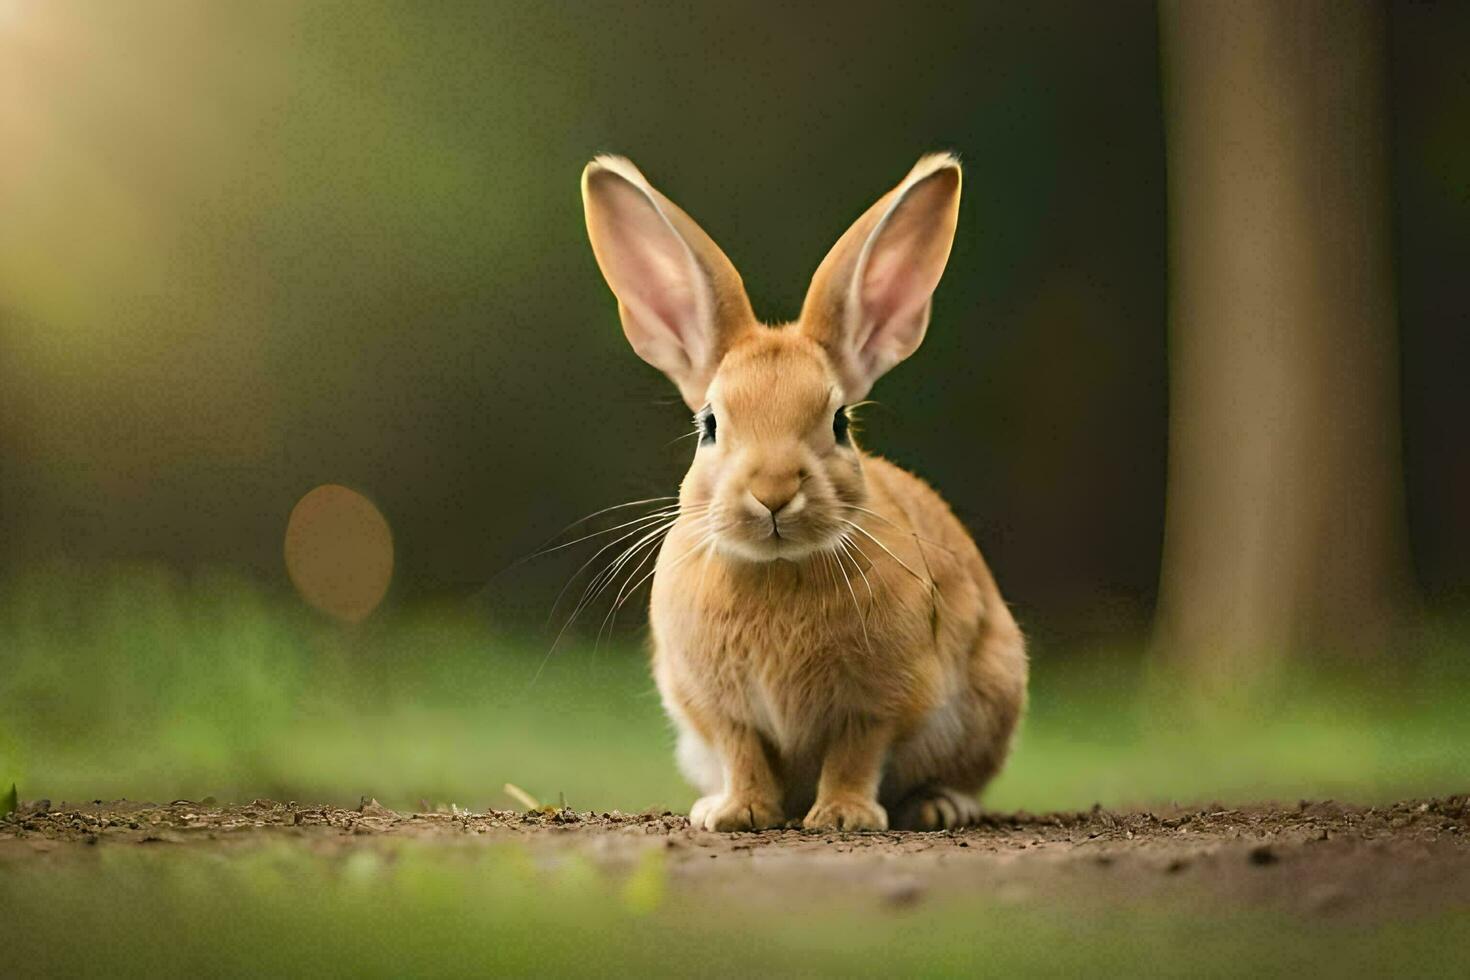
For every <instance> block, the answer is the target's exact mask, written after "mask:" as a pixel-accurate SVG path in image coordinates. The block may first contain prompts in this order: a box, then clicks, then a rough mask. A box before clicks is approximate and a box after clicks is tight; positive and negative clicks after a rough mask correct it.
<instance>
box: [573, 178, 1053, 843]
mask: <svg viewBox="0 0 1470 980" xmlns="http://www.w3.org/2000/svg"><path fill="white" fill-rule="evenodd" d="M624 167H626V168H627V169H626V170H624V169H622V168H624ZM628 172H631V173H632V174H636V175H637V177H636V179H637V180H638V181H640V182H641V184H640V186H641V187H642V188H647V191H648V192H651V193H652V194H657V192H656V191H652V189H651V188H649V187H648V185H647V182H646V181H644V180H643V178H642V175H641V174H639V173H638V172H637V171H636V169H633V168H632V167H631V164H626V162H625V161H617V162H616V163H615V164H614V163H611V162H609V161H607V160H599V161H598V162H594V164H592V165H591V166H589V174H591V175H592V176H591V178H590V179H589V178H587V177H584V193H588V188H589V187H592V186H595V181H597V180H600V179H602V176H603V175H604V174H614V175H618V174H626V173H628ZM936 175H937V177H936ZM626 179H630V180H631V179H633V178H626ZM911 189H913V190H912V192H911ZM591 193H593V194H594V195H595V194H596V193H598V192H597V191H596V190H593V191H592V192H591ZM958 199H959V170H958V165H957V164H956V163H955V162H954V161H953V159H952V158H948V157H928V158H925V160H923V161H921V162H920V164H919V166H918V167H916V168H915V170H914V172H913V173H911V174H910V175H909V177H907V178H906V179H905V181H904V183H902V184H900V185H899V187H898V188H895V190H894V191H893V192H890V194H888V195H886V196H885V197H884V198H883V199H881V200H880V201H879V202H878V204H876V205H874V207H873V208H872V209H870V210H869V211H868V212H867V213H866V214H865V215H864V216H863V217H862V218H860V219H859V220H858V223H857V224H855V225H854V226H853V229H852V230H851V231H849V233H848V234H847V235H845V236H844V237H843V238H842V239H841V240H840V241H839V242H838V244H837V246H836V247H835V248H834V249H833V253H832V254H831V255H829V256H828V259H827V260H826V261H824V262H823V264H822V268H821V270H819V274H818V276H817V278H816V280H815V281H814V284H813V289H812V293H811V294H810V295H809V297H808V301H807V303H806V305H805V306H804V308H803V313H802V318H801V319H800V320H799V321H797V322H796V323H792V324H787V325H784V326H780V327H766V326H762V325H760V324H759V323H757V322H756V321H755V319H754V316H753V314H751V313H750V306H749V302H748V301H747V300H745V298H744V294H743V289H742V287H740V285H739V277H738V275H737V274H735V273H734V270H733V267H729V268H727V266H728V260H727V259H725V257H724V255H723V253H721V252H719V250H718V249H717V248H716V247H714V245H713V243H712V242H710V241H709V240H708V238H707V237H704V236H703V233H702V232H700V233H698V236H697V238H698V241H697V242H695V243H693V244H692V245H691V250H692V253H693V254H694V255H695V256H696V266H695V269H696V273H697V274H698V273H701V272H702V274H699V275H697V278H696V279H695V280H694V281H693V282H692V284H688V283H685V282H683V281H679V282H677V283H676V284H675V285H676V287H677V289H678V290H685V289H686V287H687V289H688V290H691V291H693V293H697V292H698V291H699V290H707V291H708V295H707V296H706V297H705V298H704V300H701V302H700V303H688V304H686V305H685V306H684V307H680V308H677V309H675V312H674V313H673V314H671V315H668V316H666V317H665V320H666V321H672V324H673V326H672V329H673V330H674V331H675V332H676V333H677V334H678V335H679V338H678V340H679V343H681V344H684V345H685V347H681V348H679V349H681V350H682V349H685V348H687V349H691V350H696V351H697V350H699V349H700V347H699V345H700V344H703V345H704V349H707V350H712V351H714V352H715V353H713V354H711V355H709V356H710V358H711V360H710V362H709V363H708V364H704V365H701V364H700V363H699V362H698V357H697V356H696V357H694V358H692V359H691V361H690V365H689V367H688V368H687V369H684V368H683V367H682V364H681V365H680V366H676V367H675V368H674V369H669V368H667V367H666V368H665V370H667V371H669V373H670V375H671V377H674V380H675V381H676V383H678V384H679V385H680V388H681V390H683V391H684V392H685V397H686V399H687V400H689V401H690V402H691V405H693V406H697V405H699V404H703V403H705V402H707V403H708V405H709V406H710V411H712V412H713V413H714V415H715V417H716V418H717V420H718V431H717V436H716V439H715V441H714V442H713V443H712V444H709V445H707V446H702V447H701V448H700V449H699V450H698V451H696V453H695V458H694V462H693V464H692V465H691V467H690V470H689V473H688V475H687V476H686V477H685V479H684V481H683V484H682V486H681V489H680V508H681V513H680V516H679V519H678V520H677V522H676V523H675V524H674V526H673V528H672V529H671V530H670V531H669V533H668V536H667V538H666V540H665V542H664V544H663V547H662V550H661V551H660V553H659V557H658V561H657V569H656V572H655V575H654V581H653V590H652V598H651V606H650V615H651V624H652V631H653V647H654V653H653V673H654V677H655V680H656V682H657V684H658V688H659V691H660V693H661V695H662V698H663V702H664V706H665V708H666V710H667V711H668V714H669V716H670V717H671V718H672V719H673V721H674V723H675V725H676V726H677V728H678V731H679V746H678V760H679V763H680V766H681V769H682V770H683V772H684V773H685V775H686V776H687V778H689V780H690V781H691V782H692V783H693V784H694V785H695V786H696V787H697V788H698V789H699V790H700V791H701V793H703V794H704V796H703V797H702V798H701V799H700V800H699V801H698V803H696V804H695V807H694V809H693V811H692V812H691V819H692V820H693V822H694V823H695V824H696V825H698V826H701V827H705V828H707V829H711V830H740V829H758V828H762V827H770V826H776V825H779V824H782V823H784V822H785V821H787V820H789V819H795V818H804V819H803V822H804V824H805V825H806V826H808V827H835V828H842V829H854V830H873V829H883V828H886V827H887V826H889V824H890V823H892V824H893V825H894V826H905V827H912V828H917V829H935V828H938V827H944V826H952V825H956V824H960V823H966V822H971V821H973V819H974V818H975V817H976V816H977V814H978V807H977V805H976V804H975V802H974V794H975V793H977V792H978V791H979V790H980V789H981V788H982V787H983V786H984V785H985V784H986V782H988V781H989V780H990V778H991V777H992V776H994V775H995V773H996V772H997V771H998V770H999V769H1000V767H1001V765H1002V763H1003V762H1004V761H1005V757H1006V754H1007V751H1008V749H1009V745H1010V742H1011V737H1012V734H1013V732H1014V730H1015V727H1016V724H1017V721H1018V719H1019V716H1020V714H1021V711H1022V708H1023V705H1024V701H1025V689H1026V675H1027V665H1026V657H1025V652H1024V644H1023V641H1022V637H1021V634H1020V631H1019V629H1018V628H1017V626H1016V623H1015V621H1014V620H1013V619H1012V617H1011V614H1010V612H1009V610H1008V609H1007V608H1006V605H1005V603H1004V602H1003V601H1002V599H1001V596H1000V593H999V591H998V589H997V588H996V585H995V582H994V580H993V579H992V577H991V574H990V572H989V570H988V569H987V568H986V565H985V563H984V561H983V560H982V558H981V556H980V553H979V551H978V550H977V549H976V547H975V544H974V542H973V541H972V540H971V538H970V536H969V534H968V533H967V532H966V531H965V528H964V527H963V525H961V524H960V522H959V521H958V520H957V519H956V518H955V516H954V515H953V513H952V512H951V511H950V509H949V507H948V506H947V505H946V504H945V503H944V501H943V500H942V499H941V498H940V497H939V495H938V494H937V493H935V492H934V491H933V490H932V489H931V488H930V487H929V486H928V485H927V484H925V483H924V482H923V481H921V480H920V479H918V478H917V477H915V476H913V475H911V474H909V473H907V472H905V471H903V470H901V469H899V468H898V467H896V466H894V465H893V464H892V463H889V462H888V461H886V460H884V459H881V458H878V457H876V456H870V455H867V454H865V453H863V452H861V450H859V449H858V448H857V447H856V445H855V443H854V444H853V445H850V446H848V445H841V444H839V443H838V441H837V439H836V438H835V436H834V433H833V428H832V416H833V414H834V413H835V412H836V411H837V410H838V409H839V408H840V407H841V406H842V405H844V404H849V403H851V402H852V401H854V400H855V397H860V393H861V392H865V391H866V387H867V386H868V385H870V384H871V382H872V380H873V378H874V377H876V376H877V375H878V374H881V373H882V371H884V370H886V369H887V367H888V366H890V365H891V363H893V362H896V360H900V359H902V357H904V356H907V353H909V352H911V351H912V349H913V348H914V347H916V346H917V344H918V339H921V338H922V334H923V330H924V328H925V327H926V325H927V320H928V291H931V290H932V289H933V287H934V284H935V283H937V281H938V276H939V272H941V271H942V269H943V265H944V261H945V259H946V258H947V256H948V251H949V241H950V238H951V237H952V235H953V227H954V226H953V213H954V211H955V210H956V209H957V207H958ZM649 200H652V201H655V202H666V199H663V198H662V196H661V195H658V197H657V198H653V197H650V198H649ZM597 206H601V205H600V204H599V202H595V201H589V204H588V214H589V217H588V224H589V232H590V233H591V234H592V237H593V242H594V248H595V249H598V248H601V249H602V251H599V254H598V258H599V262H600V263H602V264H603V268H604V272H605V273H607V274H608V278H609V282H610V283H611V284H612V285H613V288H614V291H615V292H619V290H623V291H624V292H633V291H634V290H636V289H645V290H646V289H647V283H646V282H642V281H640V282H637V283H632V284H630V283H628V282H627V275H628V274H627V273H626V272H625V271H623V270H622V269H614V268H612V267H611V266H610V264H609V263H608V262H606V261H604V254H605V252H606V251H607V250H608V249H610V248H615V247H622V246H621V245H619V244H608V243H609V241H611V239H610V238H609V237H607V236H608V235H610V234H611V233H609V232H606V231H605V229H606V228H614V229H615V230H617V229H620V228H622V227H625V226H626V222H627V221H628V220H630V219H629V216H628V215H627V214H626V213H625V212H624V211H622V210H619V209H620V208H623V207H625V205H624V204H622V203H615V204H613V205H609V206H608V207H607V208H605V209H604V210H603V211H602V212H599V213H598V214H597V216H596V218H595V219H594V207H597ZM638 206H640V207H641V206H642V205H641V204H639V205H638ZM655 206H662V205H660V204H657V203H656V204H655ZM669 207H672V205H669ZM633 217H634V218H636V219H638V220H640V221H641V220H643V219H644V217H645V215H643V214H641V213H639V214H636V215H634V216H633ZM670 220H671V221H674V220H675V219H672V218H671V219H670ZM594 221H596V222H597V223H596V224H595V223H594ZM677 221H678V222H688V223H689V224H690V225H692V224H693V222H692V219H689V218H688V216H687V215H685V214H684V213H683V212H682V211H680V212H678V218H677ZM618 222H623V223H624V224H623V225H618V224H617V223H618ZM885 222H889V223H890V224H891V225H892V226H893V227H896V228H900V229H901V231H898V232H892V233H889V232H885V231H884V230H883V229H884V227H885ZM905 223H907V224H906V226H905ZM649 224H650V225H652V223H651V222H650V223H649ZM694 227H696V228H697V226H694ZM684 233H685V234H686V235H689V236H691V237H696V236H693V235H692V233H689V232H687V230H686V231H685V232H684ZM884 235H891V236H892V237H888V238H885V237H883V236H884ZM904 236H907V237H904ZM686 241H687V239H686ZM870 255H871V256H873V258H872V261H873V262H874V263H875V266H874V268H876V269H877V270H878V271H877V272H874V273H872V274H871V275H869V274H868V273H867V272H865V271H864V270H865V268H866V263H867V262H868V260H869V256H870ZM660 256H662V253H660ZM671 262H672V260H671ZM905 263H908V265H905ZM648 267H649V268H653V269H654V274H656V275H663V274H664V272H663V270H664V269H665V267H669V268H672V267H673V265H672V264H671V263H665V264H664V265H659V264H657V263H653V264H651V265H649V266H648ZM642 268H644V267H643V266H639V267H638V270H640V271H641V269H642ZM895 268H896V269H898V270H899V272H900V273H901V275H897V277H896V278H893V279H888V280H885V279H883V278H882V277H883V275H884V274H885V270H887V269H895ZM676 274H678V275H682V274H683V273H682V272H678V273H676ZM854 277H856V278H854ZM895 284H896V285H895ZM735 290H740V295H739V296H738V297H736V296H734V295H733V292H734V291H735ZM884 290H887V292H884ZM680 295H684V293H683V292H680ZM890 298H891V299H892V302H889V299H890ZM621 300H622V294H621V293H620V301H621ZM883 303H888V306H883V305H881V304H883ZM864 304H867V305H864ZM890 307H891V308H892V309H893V310H894V311H896V312H894V313H893V315H892V316H891V317H889V318H888V319H885V318H884V316H883V315H880V314H882V313H883V311H885V310H888V309H889V308H890ZM921 307H922V308H921ZM875 310H876V311H878V312H874V311H875ZM708 311H716V312H714V313H712V314H709V312H708ZM624 313H625V318H624V324H625V329H626V330H628V332H629V336H630V340H633V341H634V346H635V349H637V348H639V347H640V344H644V345H645V346H647V342H648V341H649V340H652V341H653V342H654V343H658V342H661V341H664V342H666V341H667V338H660V337H657V336H654V337H651V338H650V337H648V336H645V334H646V333H647V332H648V331H650V330H660V329H663V327H662V326H659V325H658V324H655V325H654V326H652V327H651V326H650V325H649V320H650V318H649V317H646V316H645V317H643V318H642V319H641V320H637V319H632V318H630V316H629V315H628V313H627V310H626V308H625V309H624ZM707 314H708V316H707V319H703V320H700V319H697V318H698V317H705V316H706V315H707ZM920 316H922V319H919V317H920ZM690 318H694V319H690ZM662 322H663V321H660V323H662ZM700 331H703V334H701V336H702V337H703V339H702V340H698V341H697V343H694V344H690V343H689V342H688V340H687V335H688V334H689V333H691V332H695V333H698V332H700ZM916 333H917V336H915V334H916ZM641 352H642V351H641V350H640V353H641ZM660 356H662V357H664V359H665V361H667V360H668V357H667V355H663V354H661V355H660ZM661 366H663V365H661ZM681 370H683V371H684V373H683V374H680V373H679V372H680V371H681ZM855 393H857V394H856V396H855ZM844 536H845V537H846V539H847V543H843V541H842V539H843V537H844Z"/></svg>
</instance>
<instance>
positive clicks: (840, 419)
mask: <svg viewBox="0 0 1470 980" xmlns="http://www.w3.org/2000/svg"><path fill="white" fill-rule="evenodd" d="M832 435H834V436H835V437H836V438H837V445H839V446H845V445H847V406H846V405H844V406H842V407H841V408H839V409H838V410H837V414H836V415H834V416H832Z"/></svg>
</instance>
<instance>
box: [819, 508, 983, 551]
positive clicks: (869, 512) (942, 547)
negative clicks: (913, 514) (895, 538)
mask: <svg viewBox="0 0 1470 980" xmlns="http://www.w3.org/2000/svg"><path fill="white" fill-rule="evenodd" d="M842 506H844V507H846V508H847V509H848V510H851V511H856V512H857V513H859V514H867V515H868V516H869V517H876V518H878V520H880V521H882V522H883V523H884V524H887V525H888V526H889V527H891V528H893V529H894V530H896V531H898V532H899V533H901V534H906V535H908V536H909V537H911V538H913V539H914V540H915V541H922V542H924V543H925V544H927V545H932V546H933V547H935V548H938V549H940V550H941V551H947V552H949V553H950V554H954V553H955V550H954V549H953V548H951V547H949V546H948V545H943V544H940V543H939V542H938V541H931V540H929V539H928V538H925V537H920V536H919V532H917V531H915V530H914V529H913V528H911V527H904V526H903V525H902V524H900V523H898V522H897V521H895V520H892V519H890V518H888V517H885V516H883V515H882V514H880V513H878V512H877V511H876V510H869V509H868V508H866V507H859V506H858V505H857V504H843V505H842Z"/></svg>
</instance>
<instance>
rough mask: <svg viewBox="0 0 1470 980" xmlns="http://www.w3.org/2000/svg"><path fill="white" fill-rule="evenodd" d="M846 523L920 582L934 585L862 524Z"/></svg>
mask: <svg viewBox="0 0 1470 980" xmlns="http://www.w3.org/2000/svg"><path fill="white" fill-rule="evenodd" d="M845 523H846V524H847V526H848V527H850V528H852V529H853V530H854V531H858V532H860V533H862V534H863V535H865V536H866V537H867V539H868V540H869V541H871V542H873V543H874V544H876V545H877V546H878V547H880V548H882V549H883V550H884V551H885V552H886V553H887V554H888V557H889V558H892V559H893V560H894V561H896V562H898V563H899V564H900V565H902V566H903V569H904V571H906V572H908V573H909V574H910V575H912V576H913V577H914V578H916V579H918V580H919V581H920V582H928V584H930V585H932V584H933V582H932V581H930V580H929V579H926V578H924V576H922V575H920V574H919V573H918V572H916V571H914V570H913V569H912V568H909V566H908V564H907V563H905V562H904V560H903V559H902V558H900V557H898V556H897V555H895V554H894V553H893V552H892V551H889V549H888V545H886V544H884V543H883V542H882V541H879V540H878V539H877V538H875V537H873V535H871V534H869V533H868V529H867V528H865V527H863V526H862V525H861V524H856V523H854V522H852V521H846V522H845Z"/></svg>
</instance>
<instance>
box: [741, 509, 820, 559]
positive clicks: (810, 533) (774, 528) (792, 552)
mask: <svg viewBox="0 0 1470 980" xmlns="http://www.w3.org/2000/svg"><path fill="white" fill-rule="evenodd" d="M835 538H836V533H835V531H831V532H829V531H826V530H824V528H823V527H821V526H820V524H819V522H814V521H813V520H811V519H810V518H809V517H807V516H805V515H802V516H798V517H786V516H781V515H775V514H769V513H768V514H766V515H765V516H764V517H755V516H753V515H752V516H750V517H746V518H743V519H740V520H737V521H734V522H732V523H731V524H729V525H727V526H726V527H725V528H724V529H723V530H722V532H721V533H720V534H719V536H718V541H719V544H720V547H721V550H722V551H724V552H725V553H726V554H728V555H730V556H732V557H735V558H738V559H740V560H743V561H751V562H769V561H800V560H802V559H804V558H807V557H809V556H811V555H814V554H816V553H818V552H821V551H827V550H830V549H831V548H832V547H833V545H834V541H835Z"/></svg>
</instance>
